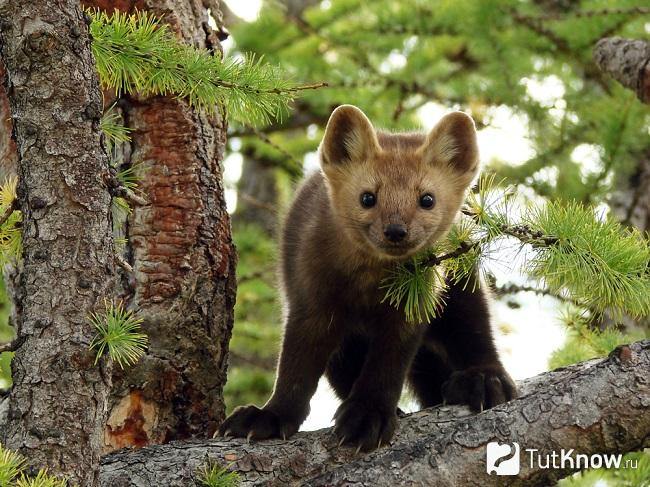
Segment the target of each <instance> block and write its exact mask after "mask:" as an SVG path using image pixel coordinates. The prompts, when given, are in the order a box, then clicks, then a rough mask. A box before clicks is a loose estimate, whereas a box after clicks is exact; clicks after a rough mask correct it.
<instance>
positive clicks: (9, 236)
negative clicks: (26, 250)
mask: <svg viewBox="0 0 650 487" xmlns="http://www.w3.org/2000/svg"><path fill="white" fill-rule="evenodd" d="M17 185H18V178H16V177H10V178H7V179H6V180H5V182H4V183H3V184H2V185H0V215H4V214H5V213H6V211H7V210H8V209H9V208H10V207H11V206H12V205H13V204H14V201H15V200H16V187H17ZM22 220H23V216H22V213H21V212H20V211H18V210H14V211H13V212H12V213H11V215H9V217H8V218H7V220H6V221H5V222H4V223H3V224H2V225H0V266H4V265H5V264H7V263H8V262H10V261H11V260H12V259H15V258H19V257H20V255H21V254H22V231H21V228H20V223H21V222H22Z"/></svg>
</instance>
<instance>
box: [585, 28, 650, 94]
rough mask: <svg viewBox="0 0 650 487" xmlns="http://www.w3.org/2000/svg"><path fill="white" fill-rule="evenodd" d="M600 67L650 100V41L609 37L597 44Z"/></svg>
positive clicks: (595, 59) (595, 58) (595, 49)
mask: <svg viewBox="0 0 650 487" xmlns="http://www.w3.org/2000/svg"><path fill="white" fill-rule="evenodd" d="M594 61H595V62H596V64H597V65H598V67H599V68H600V69H601V70H602V71H604V72H605V73H607V74H609V75H610V76H611V77H612V78H614V79H615V80H616V81H618V82H619V83H621V84H622V85H623V86H625V87H626V88H629V89H630V90H632V91H634V92H635V93H636V95H637V96H638V97H639V100H641V101H642V102H644V103H649V104H650V42H648V41H643V40H634V39H624V38H622V37H605V38H603V39H601V40H599V41H598V43H596V46H595V47H594Z"/></svg>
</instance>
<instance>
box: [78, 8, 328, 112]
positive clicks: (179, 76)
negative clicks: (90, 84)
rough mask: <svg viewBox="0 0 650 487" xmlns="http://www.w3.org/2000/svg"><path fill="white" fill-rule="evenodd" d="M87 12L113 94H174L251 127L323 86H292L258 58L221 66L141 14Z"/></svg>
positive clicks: (101, 70)
mask: <svg viewBox="0 0 650 487" xmlns="http://www.w3.org/2000/svg"><path fill="white" fill-rule="evenodd" d="M89 13H90V15H91V17H92V23H91V26H90V31H91V35H92V38H93V43H92V50H93V54H94V56H95V59H96V62H97V71H98V72H99V76H100V80H101V82H102V84H103V85H104V86H106V87H109V88H113V89H115V90H117V92H118V93H122V92H126V93H139V94H141V95H143V96H152V95H173V96H176V97H178V98H183V99H185V100H187V102H188V103H189V104H190V105H191V106H197V107H199V108H207V109H210V110H217V109H218V108H219V107H220V106H222V105H223V106H225V107H226V109H227V111H228V112H229V114H230V115H231V116H232V117H234V118H235V119H238V120H242V121H244V122H249V123H254V124H256V123H268V122H269V121H270V120H271V119H276V118H279V119H281V118H282V117H283V116H284V115H285V114H287V113H288V111H289V103H291V101H293V100H294V99H295V97H296V96H297V95H298V94H299V93H301V92H303V91H306V90H315V89H319V88H322V87H324V86H327V83H324V82H323V83H311V84H305V85H297V84H294V83H292V82H290V81H288V80H286V79H285V78H284V77H283V74H282V73H281V71H280V70H279V69H278V68H277V67H275V66H272V65H270V64H266V63H264V62H263V59H262V58H258V59H255V58H254V57H252V56H247V57H244V58H243V59H228V60H226V61H223V60H221V59H219V58H218V57H215V56H213V54H212V53H211V52H210V51H208V50H207V49H198V48H195V47H192V46H187V45H184V44H181V43H180V42H178V41H177V40H176V39H175V37H174V36H173V34H172V32H171V31H170V30H169V28H168V27H167V25H165V24H162V23H160V22H159V21H158V20H157V19H156V18H155V17H153V16H151V15H149V14H147V13H146V12H137V13H136V14H134V15H131V16H129V15H127V14H123V13H120V12H117V11H116V12H115V13H114V14H112V15H108V14H106V13H104V12H99V11H91V12H89Z"/></svg>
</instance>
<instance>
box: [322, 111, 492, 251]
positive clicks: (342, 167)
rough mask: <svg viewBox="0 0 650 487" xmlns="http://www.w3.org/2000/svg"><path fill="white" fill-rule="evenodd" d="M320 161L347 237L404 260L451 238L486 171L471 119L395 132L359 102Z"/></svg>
mask: <svg viewBox="0 0 650 487" xmlns="http://www.w3.org/2000/svg"><path fill="white" fill-rule="evenodd" d="M320 159H321V167H322V170H323V173H324V175H325V179H326V181H327V185H328V191H329V195H330V200H331V204H332V207H333V210H334V214H335V216H336V218H337V219H338V221H339V223H340V225H341V226H342V228H344V229H345V234H346V236H347V237H348V238H349V239H350V240H351V241H352V242H353V243H354V244H356V245H357V246H358V247H359V249H361V250H364V251H366V252H368V253H370V254H371V255H373V256H374V257H375V258H378V259H405V258H407V257H409V256H411V255H413V254H415V253H416V252H418V251H419V250H422V249H423V248H425V247H427V246H430V245H431V244H433V243H434V242H435V241H436V240H438V239H440V238H441V237H442V236H444V235H445V234H446V232H447V231H448V230H449V228H450V226H451V224H452V222H453V220H454V218H455V217H456V215H457V214H458V212H459V210H460V207H461V205H462V203H463V199H464V197H465V192H466V190H467V188H468V187H469V186H470V184H471V183H472V180H473V179H474V177H475V176H476V174H477V172H478V169H479V163H478V147H477V144H476V129H475V127H474V122H473V121H472V119H471V118H470V117H469V116H468V115H466V114H464V113H462V112H453V113H450V114H448V115H446V116H445V117H443V118H442V119H441V120H440V121H439V122H438V124H437V125H436V126H435V127H434V128H433V129H432V130H431V132H429V133H428V134H426V135H425V134H417V133H414V134H390V133H384V132H377V131H376V130H375V129H374V127H373V126H372V124H371V123H370V121H369V120H368V118H367V117H366V116H365V114H364V113H363V112H362V111H361V110H359V109H358V108H356V107H354V106H352V105H343V106H340V107H338V108H337V109H336V110H334V112H333V113H332V115H331V117H330V119H329V122H328V123H327V128H326V130H325V136H324V137H323V141H322V143H321V146H320Z"/></svg>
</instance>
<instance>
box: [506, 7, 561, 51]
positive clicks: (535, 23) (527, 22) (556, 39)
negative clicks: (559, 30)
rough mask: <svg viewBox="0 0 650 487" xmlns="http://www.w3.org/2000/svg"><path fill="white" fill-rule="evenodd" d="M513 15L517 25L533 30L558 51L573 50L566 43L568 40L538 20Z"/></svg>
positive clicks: (517, 14)
mask: <svg viewBox="0 0 650 487" xmlns="http://www.w3.org/2000/svg"><path fill="white" fill-rule="evenodd" d="M511 14H512V18H513V20H514V21H515V22H516V23H518V24H520V25H523V26H524V27H527V28H528V29H530V30H532V31H533V32H535V33H536V34H538V35H539V36H541V37H544V38H545V39H547V40H549V41H550V42H551V43H552V44H553V45H554V46H555V47H556V48H557V49H558V51H560V52H564V53H570V52H571V49H570V48H569V43H568V42H567V41H566V39H563V38H562V37H560V36H559V35H557V34H556V33H555V32H553V31H552V30H551V29H549V28H548V27H545V26H543V25H542V23H541V22H540V21H539V20H538V19H536V18H534V17H529V16H528V15H523V14H521V13H519V12H516V11H513V12H511Z"/></svg>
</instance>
